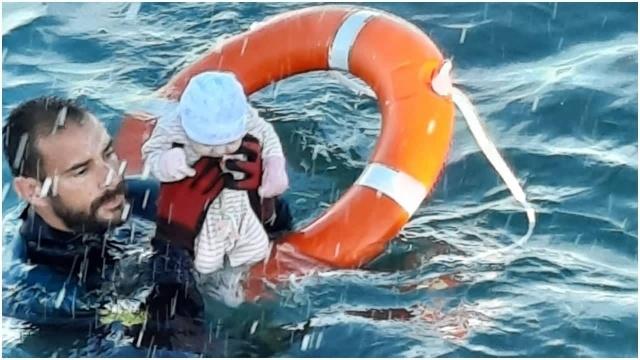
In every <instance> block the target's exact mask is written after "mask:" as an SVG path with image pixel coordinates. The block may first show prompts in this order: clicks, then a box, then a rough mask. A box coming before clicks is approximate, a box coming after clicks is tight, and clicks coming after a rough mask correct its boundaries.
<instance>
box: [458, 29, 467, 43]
mask: <svg viewBox="0 0 640 360" xmlns="http://www.w3.org/2000/svg"><path fill="white" fill-rule="evenodd" d="M466 37H467V28H466V27H463V28H462V32H461V33H460V42H459V43H460V44H464V39H465V38H466Z"/></svg>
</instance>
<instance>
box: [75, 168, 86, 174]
mask: <svg viewBox="0 0 640 360" xmlns="http://www.w3.org/2000/svg"><path fill="white" fill-rule="evenodd" d="M86 173H87V168H86V167H83V168H80V169H78V170H76V172H75V173H74V175H75V176H82V175H84V174H86Z"/></svg>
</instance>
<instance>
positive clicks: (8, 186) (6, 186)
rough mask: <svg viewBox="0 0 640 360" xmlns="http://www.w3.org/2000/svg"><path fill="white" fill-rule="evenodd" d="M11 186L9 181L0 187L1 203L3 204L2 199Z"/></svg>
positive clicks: (5, 196)
mask: <svg viewBox="0 0 640 360" xmlns="http://www.w3.org/2000/svg"><path fill="white" fill-rule="evenodd" d="M10 188H11V185H9V183H5V184H4V186H3V187H2V203H3V204H4V200H5V199H6V198H7V194H9V189H10Z"/></svg>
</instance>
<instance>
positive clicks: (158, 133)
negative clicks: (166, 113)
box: [142, 119, 181, 181]
mask: <svg viewBox="0 0 640 360" xmlns="http://www.w3.org/2000/svg"><path fill="white" fill-rule="evenodd" d="M180 130H181V128H180V124H179V123H178V121H177V119H176V120H167V119H160V120H158V123H157V124H156V126H155V127H154V129H153V132H151V136H150V137H149V139H147V141H145V143H144V144H143V145H142V160H143V161H144V166H145V167H147V168H148V169H149V172H150V173H151V175H153V176H154V177H155V178H157V179H158V180H160V181H167V180H168V179H163V178H162V176H161V172H160V171H159V169H158V166H159V163H160V156H161V155H162V154H163V153H164V152H165V151H167V150H169V149H171V146H172V144H173V143H174V142H176V141H175V138H176V136H178V134H179V132H180Z"/></svg>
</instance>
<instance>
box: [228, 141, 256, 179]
mask: <svg viewBox="0 0 640 360" xmlns="http://www.w3.org/2000/svg"><path fill="white" fill-rule="evenodd" d="M261 152H262V148H261V147H260V142H259V141H258V139H256V138H255V137H253V136H251V135H246V136H245V137H244V138H243V139H242V145H240V148H239V149H238V150H237V151H236V152H235V153H234V154H242V155H244V156H245V157H246V160H238V159H229V160H226V161H225V167H226V168H227V169H229V170H232V171H237V172H241V173H243V174H244V175H245V176H244V178H243V179H242V180H234V179H233V178H228V180H227V181H226V184H225V186H226V187H227V188H229V189H233V190H246V191H257V190H258V188H259V187H260V183H261V180H262V156H261V155H260V154H261Z"/></svg>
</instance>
